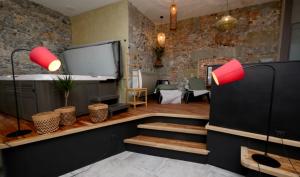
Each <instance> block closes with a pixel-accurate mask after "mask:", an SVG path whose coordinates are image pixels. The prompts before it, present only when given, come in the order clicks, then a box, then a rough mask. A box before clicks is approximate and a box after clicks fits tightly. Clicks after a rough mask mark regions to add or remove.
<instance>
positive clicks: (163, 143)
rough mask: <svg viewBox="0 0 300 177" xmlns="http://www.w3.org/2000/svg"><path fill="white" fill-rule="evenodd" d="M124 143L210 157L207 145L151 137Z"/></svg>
mask: <svg viewBox="0 0 300 177" xmlns="http://www.w3.org/2000/svg"><path fill="white" fill-rule="evenodd" d="M124 143H127V144H134V145H141V146H149V147H154V148H161V149H168V150H174V151H181V152H188V153H194V154H201V155H208V152H209V151H208V150H207V149H206V144H204V143H196V142H190V141H183V140H172V139H166V138H157V137H151V136H143V135H138V136H136V137H133V138H128V139H125V140H124Z"/></svg>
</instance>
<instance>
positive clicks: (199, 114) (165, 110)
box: [0, 102, 209, 149]
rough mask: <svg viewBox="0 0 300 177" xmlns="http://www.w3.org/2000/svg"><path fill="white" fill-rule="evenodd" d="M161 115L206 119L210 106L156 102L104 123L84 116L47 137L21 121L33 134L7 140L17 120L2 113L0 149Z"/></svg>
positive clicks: (200, 103)
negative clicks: (145, 116) (95, 121)
mask: <svg viewBox="0 0 300 177" xmlns="http://www.w3.org/2000/svg"><path fill="white" fill-rule="evenodd" d="M152 113H154V114H155V113H161V114H162V115H165V116H176V115H179V116H183V117H184V116H186V117H194V118H196V119H197V118H204V119H205V118H206V119H208V115H209V104H207V103H205V102H199V103H190V104H176V105H175V104H174V105H161V104H157V103H155V102H150V103H148V107H147V108H146V107H145V106H143V105H141V106H138V107H137V108H136V109H133V108H130V109H129V111H128V112H124V113H121V114H118V115H115V116H113V117H112V118H110V119H109V120H107V121H105V122H103V123H96V124H94V123H92V122H91V121H90V120H89V118H88V116H82V117H79V118H77V122H76V123H75V124H73V125H71V126H63V127H60V129H59V130H58V131H57V132H55V133H50V134H47V135H39V134H37V133H36V131H35V128H34V125H33V123H32V122H30V121H25V120H21V129H30V130H33V132H32V133H31V134H28V135H25V136H23V137H18V138H7V137H6V136H5V135H7V134H8V133H10V132H13V131H15V130H16V129H17V124H16V119H15V118H14V117H11V116H8V115H5V114H1V113H0V149H2V148H7V147H10V146H17V145H21V144H26V143H29V142H35V141H37V139H39V140H44V139H49V138H51V137H58V136H63V135H67V134H71V133H77V132H81V131H85V130H89V129H93V128H100V127H102V125H103V126H109V125H113V124H116V123H121V122H126V120H128V121H131V120H135V119H138V117H142V116H143V115H145V114H149V115H150V114H152Z"/></svg>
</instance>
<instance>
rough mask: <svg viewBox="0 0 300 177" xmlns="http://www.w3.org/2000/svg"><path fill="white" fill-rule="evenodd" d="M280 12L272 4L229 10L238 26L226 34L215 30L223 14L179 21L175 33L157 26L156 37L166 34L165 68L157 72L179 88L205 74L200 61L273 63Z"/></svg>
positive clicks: (274, 4) (276, 55)
mask: <svg viewBox="0 0 300 177" xmlns="http://www.w3.org/2000/svg"><path fill="white" fill-rule="evenodd" d="M280 9H281V4H280V2H279V1H275V2H271V3H266V4H261V5H256V6H250V7H246V8H241V9H235V10H232V11H231V12H230V13H231V14H232V16H234V17H236V18H237V19H238V25H237V27H236V28H235V29H233V30H231V31H229V32H220V31H218V30H217V29H216V28H215V23H216V22H217V21H218V19H220V18H221V16H223V15H224V13H218V14H212V15H208V16H202V17H196V18H190V19H186V20H182V21H179V22H178V25H177V30H176V31H170V30H169V25H168V24H164V25H159V26H156V33H157V32H159V31H160V30H162V31H163V32H165V34H166V53H165V56H164V57H163V58H162V59H163V65H164V67H163V68H161V69H159V72H160V75H162V78H164V79H169V80H171V81H172V82H173V83H174V84H178V85H179V87H180V86H182V85H183V84H184V80H185V79H188V78H190V77H192V76H199V75H201V73H203V72H206V70H205V69H206V68H205V67H203V68H201V67H199V62H200V63H201V64H200V65H202V64H204V65H205V64H206V63H203V61H204V62H205V61H207V64H209V63H210V62H209V61H210V59H214V58H230V57H235V58H237V59H239V60H240V61H241V62H258V61H259V60H260V59H267V58H272V59H273V60H276V59H277V57H278V42H279V31H280ZM153 40H155V38H154V39H153ZM204 70H205V71H204ZM201 77H203V76H201Z"/></svg>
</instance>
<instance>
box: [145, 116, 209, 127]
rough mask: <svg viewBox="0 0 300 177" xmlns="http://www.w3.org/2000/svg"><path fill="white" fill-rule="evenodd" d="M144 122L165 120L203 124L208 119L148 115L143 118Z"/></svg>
mask: <svg viewBox="0 0 300 177" xmlns="http://www.w3.org/2000/svg"><path fill="white" fill-rule="evenodd" d="M144 122H145V123H151V122H165V123H174V124H184V125H198V126H205V125H206V124H207V122H208V120H203V119H189V118H176V117H159V116H155V117H149V118H147V119H145V120H144Z"/></svg>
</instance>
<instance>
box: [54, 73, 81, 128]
mask: <svg viewBox="0 0 300 177" xmlns="http://www.w3.org/2000/svg"><path fill="white" fill-rule="evenodd" d="M55 84H56V86H57V88H58V89H59V90H61V91H63V92H64V99H65V106H64V107H62V108H59V109H56V110H55V112H59V113H60V118H61V121H60V124H61V125H72V124H73V123H74V122H75V121H76V114H75V107H74V106H68V99H69V95H70V91H71V90H72V88H73V86H74V82H73V80H72V76H71V75H65V76H63V77H59V76H58V77H57V80H56V81H55Z"/></svg>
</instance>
